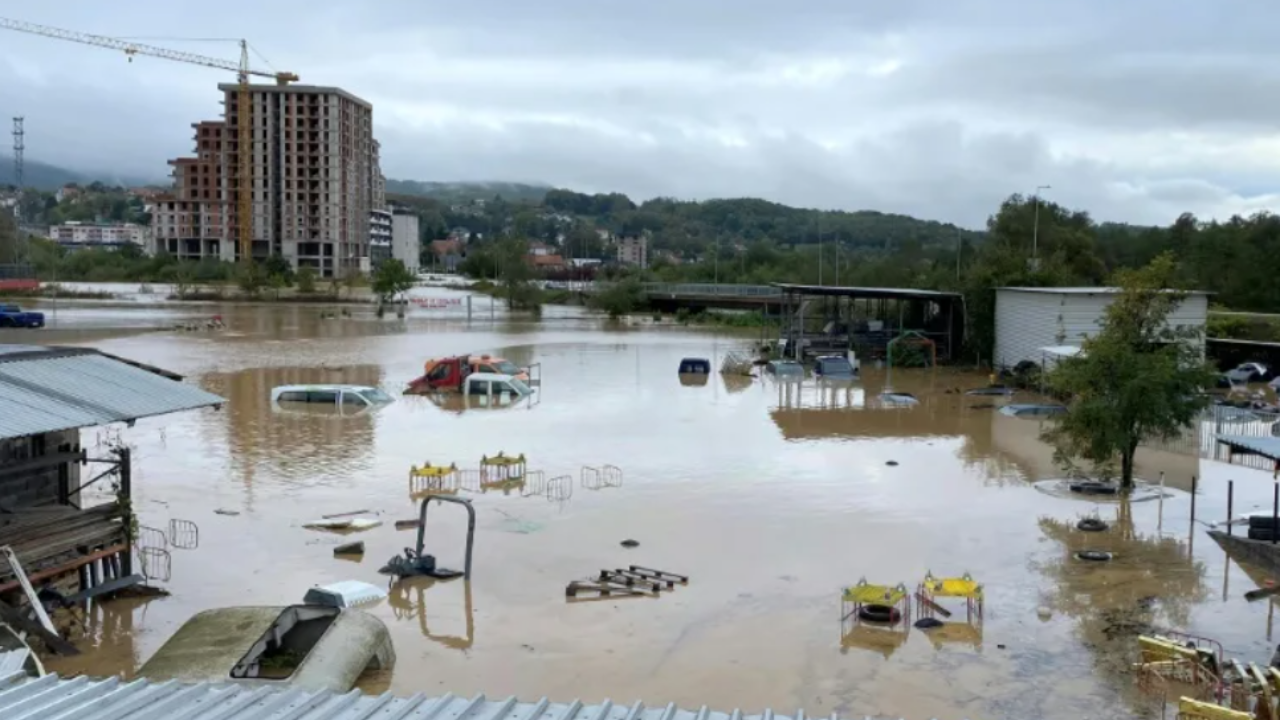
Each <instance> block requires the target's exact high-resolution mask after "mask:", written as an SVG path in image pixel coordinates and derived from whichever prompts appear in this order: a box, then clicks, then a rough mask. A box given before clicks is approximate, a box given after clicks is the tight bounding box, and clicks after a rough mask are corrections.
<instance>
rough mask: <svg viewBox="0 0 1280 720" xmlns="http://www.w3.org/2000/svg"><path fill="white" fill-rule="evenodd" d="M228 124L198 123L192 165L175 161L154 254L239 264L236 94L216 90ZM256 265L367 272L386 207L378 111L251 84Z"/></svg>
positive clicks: (228, 87) (323, 91)
mask: <svg viewBox="0 0 1280 720" xmlns="http://www.w3.org/2000/svg"><path fill="white" fill-rule="evenodd" d="M218 89H219V90H221V91H222V93H223V107H224V119H223V120H222V121H221V122H215V121H209V122H201V123H196V124H195V125H194V126H193V127H194V128H195V130H196V137H195V140H196V154H195V157H189V158H180V159H177V160H173V161H171V162H170V165H172V166H173V168H174V169H173V179H174V184H173V188H172V190H171V191H170V192H169V193H168V194H166V195H165V196H163V197H161V198H158V199H157V202H156V209H155V212H154V214H153V221H152V222H153V229H154V236H155V241H154V243H155V248H156V249H157V250H161V251H165V252H169V253H172V254H174V255H177V256H179V257H182V258H188V259H200V258H205V257H213V258H218V259H220V260H224V261H227V262H233V261H236V260H238V259H239V232H240V230H239V204H238V202H237V200H238V198H237V192H238V190H239V182H240V157H239V104H238V103H239V86H238V85H235V84H231V83H226V84H220V85H218ZM249 103H250V104H249V119H250V123H251V125H250V127H251V132H252V165H251V166H250V177H251V183H252V184H251V191H252V193H253V202H252V207H253V210H252V212H253V215H252V228H253V230H252V233H253V235H252V248H253V257H254V258H255V259H258V260H263V259H265V258H267V257H268V256H270V255H273V254H279V255H281V256H283V257H284V258H285V259H286V260H288V261H289V263H290V264H291V265H293V266H294V268H301V267H311V268H313V269H314V270H315V271H316V272H317V273H318V274H319V275H320V276H321V277H336V276H339V275H341V274H343V273H345V272H348V271H351V270H356V271H359V272H368V271H369V267H370V242H371V239H372V235H371V232H370V228H371V216H372V215H371V213H372V211H373V210H375V209H381V208H383V207H384V206H385V205H386V198H385V192H386V191H385V187H386V185H385V180H384V179H383V177H382V172H381V169H380V164H379V158H378V154H379V150H380V149H379V147H378V143H377V142H376V141H375V140H374V139H373V106H372V105H370V104H369V103H368V102H365V101H364V100H362V99H360V98H358V97H356V96H354V95H352V94H350V93H348V92H346V91H344V90H341V89H339V88H332V87H319V86H312V85H287V86H280V85H253V86H251V89H250V93H249Z"/></svg>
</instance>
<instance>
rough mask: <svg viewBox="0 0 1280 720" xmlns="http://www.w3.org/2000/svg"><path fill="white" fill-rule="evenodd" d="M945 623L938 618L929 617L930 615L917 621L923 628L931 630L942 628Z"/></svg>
mask: <svg viewBox="0 0 1280 720" xmlns="http://www.w3.org/2000/svg"><path fill="white" fill-rule="evenodd" d="M943 625H944V623H943V622H942V621H941V620H939V619H938V618H929V617H927V618H920V619H919V620H917V621H916V622H915V626H916V627H918V628H920V629H921V630H931V629H933V628H940V627H942V626H943Z"/></svg>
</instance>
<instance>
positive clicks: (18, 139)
mask: <svg viewBox="0 0 1280 720" xmlns="http://www.w3.org/2000/svg"><path fill="white" fill-rule="evenodd" d="M22 121H23V118H20V117H16V118H14V119H13V184H14V185H15V186H17V188H18V209H17V211H16V212H15V215H16V217H17V218H18V222H19V223H21V222H22V185H23V179H22V175H23V170H24V168H23V167H22V152H23V151H24V150H26V147H27V146H26V144H25V143H24V142H23V136H25V135H26V131H25V130H24V129H23V127H22Z"/></svg>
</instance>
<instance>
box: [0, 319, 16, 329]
mask: <svg viewBox="0 0 1280 720" xmlns="http://www.w3.org/2000/svg"><path fill="white" fill-rule="evenodd" d="M7 327H13V318H7V317H0V328H7Z"/></svg>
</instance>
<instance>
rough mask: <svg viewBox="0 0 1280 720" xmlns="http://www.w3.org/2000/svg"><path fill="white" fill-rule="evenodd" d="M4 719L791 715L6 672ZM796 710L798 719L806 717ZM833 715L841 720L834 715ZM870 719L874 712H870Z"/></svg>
mask: <svg viewBox="0 0 1280 720" xmlns="http://www.w3.org/2000/svg"><path fill="white" fill-rule="evenodd" d="M0 717H2V718H4V720H119V719H121V718H129V719H130V720H144V719H145V720H167V719H168V718H182V720H215V718H216V720H322V719H323V720H365V719H369V718H376V719H377V720H414V719H415V718H416V719H419V720H426V719H427V718H430V719H432V720H791V718H788V717H786V716H783V715H775V714H774V713H773V711H771V710H765V711H764V712H763V713H760V714H758V715H746V714H743V713H742V712H741V711H739V710H734V711H733V712H732V713H724V712H713V711H711V710H708V709H707V708H706V707H705V706H704V707H701V708H699V709H697V710H681V709H679V708H677V707H676V706H675V705H664V706H658V707H652V708H651V707H646V706H645V705H644V704H643V703H639V702H637V703H635V704H634V705H614V704H613V703H611V702H609V701H608V700H606V701H604V702H603V703H601V704H599V705H586V704H584V703H583V702H581V701H579V700H575V701H573V702H570V703H553V702H550V701H549V700H547V699H546V698H543V699H541V700H539V701H537V702H532V703H522V702H517V701H516V699H515V698H507V699H505V700H490V699H488V698H486V697H485V696H484V695H477V696H475V697H473V698H463V697H457V696H455V695H444V696H442V697H434V698H433V697H427V696H426V695H423V694H421V693H419V694H417V695H411V696H409V697H399V696H396V695H392V694H390V693H385V694H383V695H365V694H364V693H361V692H360V691H359V690H352V691H351V692H349V693H336V692H330V691H320V692H309V691H303V690H290V689H288V688H277V687H249V686H245V685H235V684H224V683H197V684H183V683H176V682H163V683H153V682H149V681H147V680H134V681H131V682H125V681H123V680H121V679H120V678H116V677H111V678H106V679H102V680H93V679H90V678H88V677H83V676H82V677H77V678H74V679H70V680H65V679H63V678H60V677H58V676H57V675H56V674H55V675H45V676H44V677H42V678H29V677H27V676H25V675H16V674H15V675H12V676H10V677H8V678H4V677H0ZM805 717H806V716H805V714H804V711H797V712H796V714H795V716H794V718H795V720H805ZM831 718H832V720H837V719H836V716H835V715H832V716H831ZM868 720H870V718H868Z"/></svg>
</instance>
